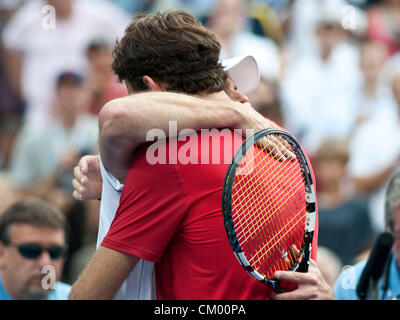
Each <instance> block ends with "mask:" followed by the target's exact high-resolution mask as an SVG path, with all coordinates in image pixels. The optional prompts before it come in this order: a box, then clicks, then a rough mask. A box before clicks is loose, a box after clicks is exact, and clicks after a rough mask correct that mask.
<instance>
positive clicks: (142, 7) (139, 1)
mask: <svg viewBox="0 0 400 320" xmlns="http://www.w3.org/2000/svg"><path fill="white" fill-rule="evenodd" d="M110 1H111V2H112V3H114V4H115V5H117V6H120V7H121V8H122V9H124V10H125V11H126V12H127V13H129V14H133V13H135V12H149V11H151V9H152V7H153V5H154V3H155V2H156V1H157V0H135V1H132V0H110Z"/></svg>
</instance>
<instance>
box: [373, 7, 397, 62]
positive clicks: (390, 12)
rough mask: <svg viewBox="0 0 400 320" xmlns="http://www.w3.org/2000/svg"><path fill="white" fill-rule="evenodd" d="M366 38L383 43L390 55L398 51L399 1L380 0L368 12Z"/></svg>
mask: <svg viewBox="0 0 400 320" xmlns="http://www.w3.org/2000/svg"><path fill="white" fill-rule="evenodd" d="M368 20H369V21H368V22H369V28H368V37H369V38H370V39H372V40H376V41H378V42H381V43H383V44H384V45H385V46H386V47H387V50H388V51H389V54H390V55H393V54H395V53H397V52H399V51H400V23H399V21H400V1H398V0H382V1H379V3H377V4H375V5H374V6H372V7H371V8H369V10H368Z"/></svg>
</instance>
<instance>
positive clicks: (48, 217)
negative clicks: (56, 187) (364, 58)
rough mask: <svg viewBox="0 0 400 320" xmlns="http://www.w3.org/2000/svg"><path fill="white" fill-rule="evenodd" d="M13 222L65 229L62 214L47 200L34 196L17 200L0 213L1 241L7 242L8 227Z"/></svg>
mask: <svg viewBox="0 0 400 320" xmlns="http://www.w3.org/2000/svg"><path fill="white" fill-rule="evenodd" d="M13 224H29V225H33V226H36V227H49V228H54V229H62V230H64V232H66V231H67V230H66V221H65V217H64V215H63V214H62V213H61V212H60V211H59V210H57V209H56V208H54V207H53V206H51V205H50V204H48V203H47V202H45V201H43V200H40V199H36V198H26V199H24V200H21V201H18V202H16V203H14V204H13V205H11V206H10V207H8V209H6V210H5V211H4V213H3V214H1V215H0V241H2V242H3V243H6V244H7V243H9V241H10V238H9V236H10V235H9V229H10V226H11V225H13Z"/></svg>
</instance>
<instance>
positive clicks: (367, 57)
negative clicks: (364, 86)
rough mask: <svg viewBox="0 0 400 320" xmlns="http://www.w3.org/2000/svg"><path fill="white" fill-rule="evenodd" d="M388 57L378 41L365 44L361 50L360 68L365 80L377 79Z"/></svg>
mask: <svg viewBox="0 0 400 320" xmlns="http://www.w3.org/2000/svg"><path fill="white" fill-rule="evenodd" d="M387 57H388V54H387V50H386V48H385V47H384V46H383V45H381V44H378V43H369V44H366V45H365V46H364V47H363V48H362V50H361V70H362V72H363V74H364V77H365V79H366V81H378V77H379V73H380V71H381V70H382V67H383V65H384V63H385V61H386V59H387Z"/></svg>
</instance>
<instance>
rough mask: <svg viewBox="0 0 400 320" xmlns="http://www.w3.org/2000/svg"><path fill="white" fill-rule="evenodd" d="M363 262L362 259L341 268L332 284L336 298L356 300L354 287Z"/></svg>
mask: <svg viewBox="0 0 400 320" xmlns="http://www.w3.org/2000/svg"><path fill="white" fill-rule="evenodd" d="M365 264H366V261H362V262H359V263H357V264H356V265H354V266H346V267H345V268H344V269H343V271H342V272H341V274H340V275H339V277H338V279H337V280H336V283H335V286H334V291H335V299H336V300H358V296H357V293H356V287H357V283H358V280H359V279H360V276H361V273H362V271H363V269H364V267H365Z"/></svg>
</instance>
